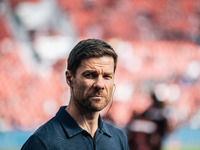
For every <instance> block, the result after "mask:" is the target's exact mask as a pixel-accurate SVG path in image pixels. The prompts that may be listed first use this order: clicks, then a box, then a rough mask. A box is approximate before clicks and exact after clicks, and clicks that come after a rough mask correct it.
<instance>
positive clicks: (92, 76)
mask: <svg viewBox="0 0 200 150" xmlns="http://www.w3.org/2000/svg"><path fill="white" fill-rule="evenodd" d="M95 76H96V75H95V74H94V73H86V74H84V77H86V78H89V79H91V78H95Z"/></svg>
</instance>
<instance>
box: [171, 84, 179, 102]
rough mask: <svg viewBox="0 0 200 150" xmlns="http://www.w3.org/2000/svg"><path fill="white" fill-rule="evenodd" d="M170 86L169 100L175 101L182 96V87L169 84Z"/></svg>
mask: <svg viewBox="0 0 200 150" xmlns="http://www.w3.org/2000/svg"><path fill="white" fill-rule="evenodd" d="M169 88H170V95H169V99H168V100H169V101H170V102H174V101H176V100H178V99H179V97H180V94H181V91H180V88H179V87H178V85H176V84H172V85H170V86H169Z"/></svg>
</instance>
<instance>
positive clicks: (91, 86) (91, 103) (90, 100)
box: [72, 56, 114, 112]
mask: <svg viewBox="0 0 200 150" xmlns="http://www.w3.org/2000/svg"><path fill="white" fill-rule="evenodd" d="M73 78H74V79H73V84H72V99H73V100H74V102H75V104H76V105H77V106H78V107H79V109H84V110H85V111H89V112H96V111H100V110H102V109H103V108H105V107H106V106H107V104H108V103H109V101H110V99H111V98H112V91H113V84H114V60H113V58H112V57H110V56H103V57H98V58H89V59H83V60H82V61H81V64H80V66H79V67H78V68H77V71H76V75H75V77H73Z"/></svg>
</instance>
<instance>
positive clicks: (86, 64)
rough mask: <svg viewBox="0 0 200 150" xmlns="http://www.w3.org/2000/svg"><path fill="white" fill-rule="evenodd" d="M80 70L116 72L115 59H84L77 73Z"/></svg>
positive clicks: (107, 57)
mask: <svg viewBox="0 0 200 150" xmlns="http://www.w3.org/2000/svg"><path fill="white" fill-rule="evenodd" d="M80 69H81V70H97V71H98V70H99V71H100V70H101V71H102V70H103V71H107V72H114V59H113V57H111V56H103V57H92V58H88V59H83V60H82V61H81V64H80V66H79V67H78V69H77V71H78V70H80Z"/></svg>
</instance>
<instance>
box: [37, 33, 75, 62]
mask: <svg viewBox="0 0 200 150" xmlns="http://www.w3.org/2000/svg"><path fill="white" fill-rule="evenodd" d="M72 45H73V40H72V39H71V38H69V37H66V36H61V35H56V36H39V37H37V38H36V40H35V41H34V47H35V50H36V52H37V54H38V55H39V56H40V57H41V58H43V59H58V58H65V57H66V56H67V55H68V52H69V51H70V50H71V46H72Z"/></svg>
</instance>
